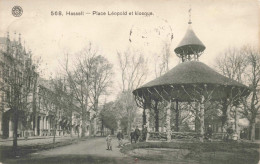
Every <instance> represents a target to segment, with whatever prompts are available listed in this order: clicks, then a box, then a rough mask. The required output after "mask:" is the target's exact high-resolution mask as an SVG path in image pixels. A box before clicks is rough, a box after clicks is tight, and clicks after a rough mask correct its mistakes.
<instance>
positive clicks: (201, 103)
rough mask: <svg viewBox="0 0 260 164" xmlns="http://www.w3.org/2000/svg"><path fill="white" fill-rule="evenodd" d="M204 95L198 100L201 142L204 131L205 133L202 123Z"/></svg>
mask: <svg viewBox="0 0 260 164" xmlns="http://www.w3.org/2000/svg"><path fill="white" fill-rule="evenodd" d="M204 100H205V99H204V96H201V102H200V105H199V107H200V137H201V142H203V139H204V133H205V124H204Z"/></svg>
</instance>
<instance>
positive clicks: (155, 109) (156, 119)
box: [154, 101, 159, 132]
mask: <svg viewBox="0 0 260 164" xmlns="http://www.w3.org/2000/svg"><path fill="white" fill-rule="evenodd" d="M154 113H155V116H154V118H155V132H159V109H158V101H156V102H155V107H154Z"/></svg>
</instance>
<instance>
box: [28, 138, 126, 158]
mask: <svg viewBox="0 0 260 164" xmlns="http://www.w3.org/2000/svg"><path fill="white" fill-rule="evenodd" d="M112 145H113V150H112V151H110V150H106V141H105V138H95V139H91V140H85V141H81V142H79V143H76V144H73V145H68V146H64V147H59V148H55V149H52V150H47V151H41V152H38V153H36V154H33V156H32V157H34V156H58V155H69V154H70V155H72V154H75V155H97V156H104V157H124V156H125V155H123V154H122V153H120V149H119V148H118V147H117V146H118V143H117V139H116V138H113V140H112Z"/></svg>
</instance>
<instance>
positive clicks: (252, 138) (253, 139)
mask: <svg viewBox="0 0 260 164" xmlns="http://www.w3.org/2000/svg"><path fill="white" fill-rule="evenodd" d="M251 141H252V142H253V141H255V119H254V120H253V121H252V124H251Z"/></svg>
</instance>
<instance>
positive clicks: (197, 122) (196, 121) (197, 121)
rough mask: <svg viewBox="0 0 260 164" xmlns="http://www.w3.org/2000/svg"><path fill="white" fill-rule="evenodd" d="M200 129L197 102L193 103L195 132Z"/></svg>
mask: <svg viewBox="0 0 260 164" xmlns="http://www.w3.org/2000/svg"><path fill="white" fill-rule="evenodd" d="M199 131H200V118H199V103H198V102H196V104H195V132H197V133H199Z"/></svg>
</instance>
